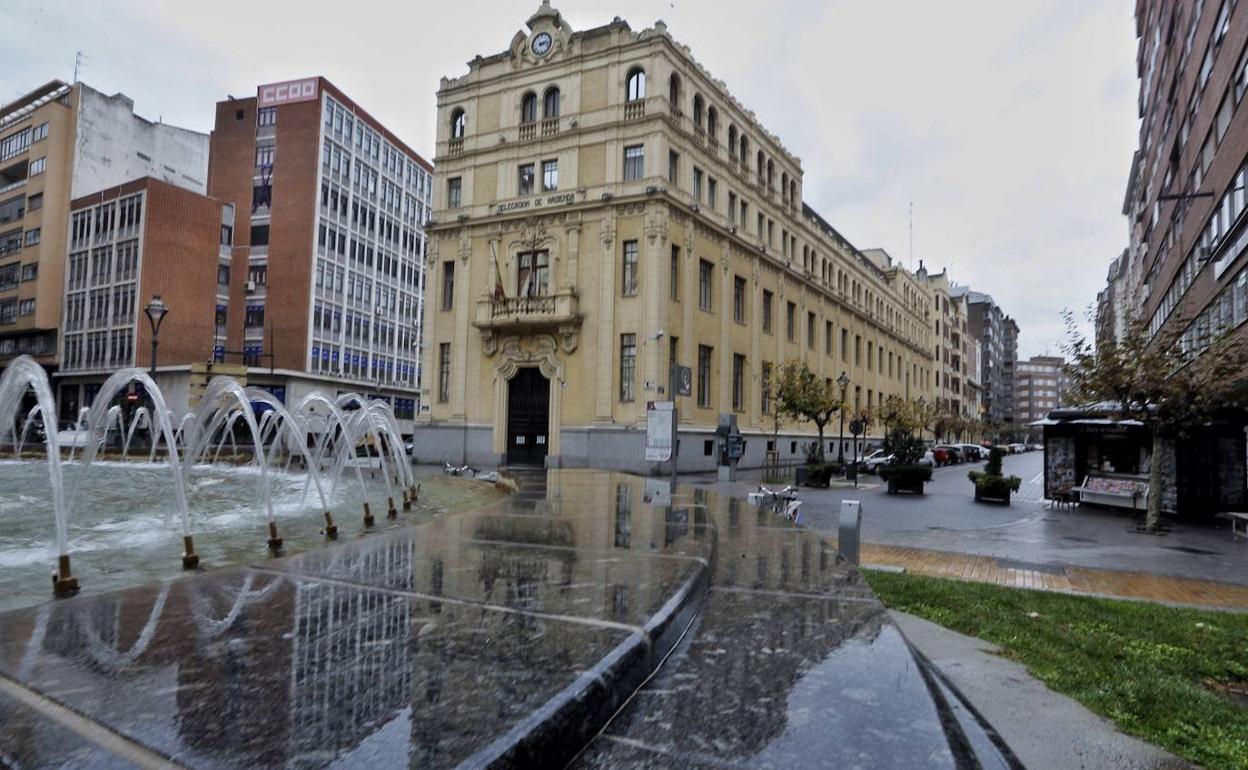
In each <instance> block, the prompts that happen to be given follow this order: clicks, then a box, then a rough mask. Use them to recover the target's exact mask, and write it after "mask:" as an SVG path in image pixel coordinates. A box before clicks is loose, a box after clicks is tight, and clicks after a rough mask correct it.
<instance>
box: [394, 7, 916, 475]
mask: <svg viewBox="0 0 1248 770" xmlns="http://www.w3.org/2000/svg"><path fill="white" fill-rule="evenodd" d="M793 117H794V118H796V117H797V116H796V115H794V116H793ZM802 177H803V169H802V165H801V161H800V159H799V158H797V157H796V156H794V155H793V154H792V153H791V152H790V151H789V150H787V149H786V148H785V147H784V145H783V143H782V142H781V140H780V138H779V137H777V136H776V135H775V134H773V133H771V132H769V131H768V130H767V129H766V128H765V127H764V126H763V125H761V123H760V122H759V121H758V119H757V118H756V116H755V115H754V114H753V113H752V112H751V111H750V110H749V109H748V108H747V107H746V106H744V105H742V104H741V103H740V102H738V101H737V100H736V99H735V98H734V97H733V96H732V94H731V93H730V92H729V91H728V90H727V87H726V86H725V84H724V83H723V82H721V81H718V80H716V79H715V78H714V77H713V76H712V75H711V74H710V73H709V72H708V71H707V70H706V69H705V68H704V67H703V66H702V65H701V64H699V63H698V62H697V61H696V60H695V59H694V58H693V55H692V53H691V52H690V51H689V49H688V48H686V47H685V46H683V45H681V44H679V43H677V42H676V41H675V40H673V38H672V36H671V35H670V34H669V33H668V31H667V28H666V26H665V25H664V24H662V23H661V22H659V23H656V24H655V26H654V27H653V28H649V29H644V30H640V31H635V30H633V29H632V28H631V27H630V26H629V25H628V24H627V23H626V22H624V21H622V20H619V19H616V20H614V21H612V22H611V23H609V24H606V25H604V26H601V27H596V28H593V29H588V30H584V31H575V30H573V29H571V27H570V26H569V25H568V24H567V22H566V21H565V20H564V19H563V18H562V16H561V15H560V14H559V12H558V11H556V10H554V9H553V8H551V7H550V5H549V3H543V4H542V5H541V7H540V8H539V9H538V11H537V12H536V13H535V14H533V16H531V17H530V18H529V19H528V22H527V30H524V31H522V32H520V33H518V34H516V35H515V36H514V38H513V39H512V41H511V43H510V44H509V45H508V47H507V48H506V49H505V50H503V51H501V52H499V53H496V54H492V55H489V56H478V57H476V58H474V59H473V60H472V61H471V62H469V63H468V73H467V74H465V75H462V76H460V77H456V78H444V79H443V80H442V82H441V86H440V88H439V90H438V144H437V172H436V182H435V193H434V219H435V224H434V225H433V226H432V227H431V230H430V251H429V254H430V256H429V259H430V264H431V265H434V266H435V267H433V268H431V269H433V270H436V278H434V279H432V280H431V281H430V283H431V284H432V285H433V286H435V287H436V289H435V290H434V291H431V292H430V301H429V302H428V303H427V304H426V312H425V335H426V340H427V344H426V348H425V368H426V370H427V371H428V372H429V373H430V376H428V377H426V378H425V379H424V381H423V387H422V394H423V401H424V403H425V404H427V405H428V406H429V413H428V415H427V419H428V427H427V428H422V430H421V432H420V434H419V435H420V436H421V437H422V440H421V441H420V443H419V445H418V446H417V447H416V451H417V454H418V455H419V456H421V457H422V459H429V460H438V459H448V460H455V461H459V460H461V459H466V460H467V461H469V462H473V463H483V464H493V463H501V462H509V463H545V464H547V465H552V466H553V465H560V466H585V465H588V466H598V467H613V468H621V469H631V470H637V471H643V472H645V471H649V470H652V469H653V467H654V466H653V464H651V463H648V462H647V461H646V460H645V452H644V442H645V424H646V404H647V402H648V401H658V400H665V399H668V398H669V397H670V396H671V382H670V376H669V375H670V372H671V371H672V366H673V365H674V364H679V365H681V366H687V367H689V368H690V370H691V374H692V377H691V378H690V382H689V383H688V384H689V395H688V396H679V397H678V398H677V401H678V404H679V407H678V408H679V410H680V423H679V429H680V445H679V458H680V463H681V464H682V466H683V467H684V468H687V469H693V468H709V467H712V466H713V465H714V463H715V462H716V457H715V443H716V442H715V433H714V430H715V426H716V424H717V421H718V419H719V417H720V415H732V416H735V418H736V420H737V423H738V425H739V426H740V427H741V429H742V430H743V432H744V433H745V434H746V436H747V437H748V439H747V445H746V451H745V457H744V459H743V461H742V462H743V463H745V464H746V465H750V464H755V465H757V464H761V463H762V461H763V457H764V453H765V451H766V450H768V449H774V450H776V451H779V452H780V453H781V455H782V456H783V457H786V458H787V457H792V456H794V455H800V453H801V451H802V448H801V447H802V445H803V444H804V443H806V442H808V441H809V440H810V439H811V438H812V437H813V435H814V430H813V428H812V427H811V426H808V425H793V424H789V423H782V425H781V428H780V433H779V438H775V437H773V435H772V431H773V428H774V426H775V414H774V412H775V401H774V398H773V395H772V385H773V383H774V381H775V377H776V376H777V372H778V371H779V369H780V367H781V366H783V365H784V364H785V363H786V362H788V361H792V360H799V359H800V360H805V361H806V362H807V363H808V364H809V365H810V366H811V367H812V368H813V369H815V370H816V371H817V372H818V373H819V374H820V376H823V377H824V378H826V379H827V380H829V381H834V380H836V379H837V378H838V377H839V376H840V374H841V373H842V372H844V373H845V374H846V376H847V377H848V378H849V381H850V385H848V386H847V397H848V399H849V400H850V401H851V403H853V404H856V405H858V406H859V408H861V409H866V408H868V407H877V406H878V405H879V404H880V403H882V402H883V400H884V399H886V398H887V397H888V396H890V395H901V396H904V395H907V393H909V394H910V395H911V396H913V395H914V391H915V388H916V383H925V384H926V387H927V388H930V387H931V383H932V381H933V372H932V349H933V347H932V332H931V329H930V326H929V317H928V314H929V312H930V311H929V308H930V299H929V298H928V297H927V295H926V294H925V293H924V292H922V291H919V290H917V289H915V288H914V286H913V285H912V283H911V282H910V281H907V280H902V279H900V278H898V279H895V280H891V281H890V279H889V275H888V271H887V270H885V269H881V268H880V266H879V265H877V264H875V263H873V261H872V260H871V259H869V258H868V257H866V256H865V255H864V254H863V253H862V252H861V251H859V250H858V249H856V248H855V247H854V246H853V245H852V244H851V243H849V241H848V240H846V239H845V238H844V237H843V236H841V235H840V234H839V233H838V232H837V231H836V229H835V228H833V227H832V226H831V225H830V224H829V223H828V222H827V221H826V220H825V219H824V218H823V217H821V216H819V214H818V213H817V212H816V211H815V210H814V209H813V208H812V207H811V206H810V205H809V204H808V203H807V202H806V201H804V200H803V197H802ZM825 438H826V439H828V443H829V445H830V446H829V448H830V449H835V447H834V446H831V445H832V444H833V443H834V441H833V439H834V435H829V436H825Z"/></svg>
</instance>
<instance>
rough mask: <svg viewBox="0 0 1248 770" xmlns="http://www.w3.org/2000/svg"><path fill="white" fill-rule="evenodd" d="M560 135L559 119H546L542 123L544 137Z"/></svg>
mask: <svg viewBox="0 0 1248 770" xmlns="http://www.w3.org/2000/svg"><path fill="white" fill-rule="evenodd" d="M558 133H559V118H546V119H544V120H543V121H542V136H554V135H555V134H558Z"/></svg>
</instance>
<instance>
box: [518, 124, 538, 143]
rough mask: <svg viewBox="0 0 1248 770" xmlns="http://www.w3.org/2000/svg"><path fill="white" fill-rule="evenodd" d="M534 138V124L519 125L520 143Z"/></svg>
mask: <svg viewBox="0 0 1248 770" xmlns="http://www.w3.org/2000/svg"><path fill="white" fill-rule="evenodd" d="M535 136H537V124H536V123H521V124H520V141H522V142H523V141H525V140H526V139H532V138H533V137H535Z"/></svg>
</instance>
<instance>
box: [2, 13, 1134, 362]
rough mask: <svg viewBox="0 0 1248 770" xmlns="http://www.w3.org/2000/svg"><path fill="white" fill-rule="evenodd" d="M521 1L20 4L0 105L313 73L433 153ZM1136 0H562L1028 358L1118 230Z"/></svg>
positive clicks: (183, 118)
mask: <svg viewBox="0 0 1248 770" xmlns="http://www.w3.org/2000/svg"><path fill="white" fill-rule="evenodd" d="M537 6H538V2H537V0H531V1H529V2H515V0H511V1H509V2H503V1H502V0H493V1H489V0H457V1H456V2H452V3H437V4H431V3H425V2H421V1H420V0H417V2H393V3H371V2H366V1H365V0H356V1H355V2H350V3H342V2H320V1H319V0H304V1H303V2H298V3H295V2H286V3H274V2H262V1H257V0H249V1H248V2H240V1H238V0H214V2H212V3H195V4H191V3H186V2H179V1H175V0H144V1H143V2H133V3H127V2H97V3H91V4H85V3H78V2H74V3H60V2H39V0H21V2H19V3H16V4H15V6H14V7H13V8H11V9H10V11H9V13H8V14H6V27H7V29H6V33H5V34H4V36H3V41H2V42H0V99H3V100H7V99H9V98H12V97H15V96H18V95H20V94H22V93H24V92H26V91H29V90H30V89H32V88H34V87H35V86H37V85H39V84H41V83H43V82H45V81H47V80H49V79H52V78H64V79H67V80H68V79H69V78H70V77H72V74H73V64H74V55H75V52H76V51H78V50H82V51H83V52H84V54H85V66H84V68H83V70H82V72H81V79H82V80H83V81H85V82H87V83H89V84H90V85H92V86H94V87H95V88H97V89H100V90H102V91H106V92H110V93H111V92H114V91H123V92H125V93H126V94H128V95H129V96H130V97H132V98H133V99H134V101H135V108H136V110H137V111H138V112H139V114H141V115H143V116H145V117H149V118H153V119H155V118H162V119H164V120H165V121H167V122H170V123H175V124H178V125H183V126H186V127H188V128H195V129H199V130H203V131H207V130H209V129H210V128H211V120H212V115H213V104H214V102H216V101H217V100H218V99H221V98H223V97H224V96H225V95H227V94H233V95H235V96H245V95H254V94H255V89H256V86H257V85H258V84H260V83H264V82H271V81H276V80H286V79H292V78H297V77H303V76H307V75H313V74H320V75H324V76H326V77H328V78H329V79H330V80H332V81H333V82H334V83H335V84H336V85H338V86H339V87H340V88H342V89H343V90H344V91H345V92H346V93H348V94H349V95H351V96H352V98H354V99H355V100H356V101H358V102H359V103H361V104H362V105H363V106H364V107H365V109H367V110H368V111H369V112H371V113H372V114H373V115H374V116H375V117H377V118H378V119H379V120H381V121H382V122H383V123H385V124H386V125H387V126H388V127H389V128H391V129H392V130H393V131H394V132H395V133H396V134H398V135H399V136H400V137H402V138H403V139H405V140H406V141H407V143H408V144H410V145H411V146H412V147H414V148H415V149H416V150H417V151H419V152H421V153H422V154H425V155H427V156H428V155H431V154H432V150H433V141H434V129H435V127H434V119H433V116H434V93H435V92H436V90H437V87H438V79H439V77H441V76H443V75H452V76H454V75H460V74H463V73H464V72H465V71H466V70H467V67H466V65H465V62H467V61H468V60H469V59H471V58H472V57H473V56H474V55H476V54H483V55H488V54H492V53H496V52H499V51H502V50H503V49H505V48H506V47H507V45H508V43H509V42H510V40H511V37H512V36H513V35H514V34H515V32H516V31H517V30H519V29H522V28H523V27H524V21H525V19H527V18H528V16H529V15H530V14H531V13H532V12H533V11H534V10H535V9H536V8H537ZM1133 6H1134V3H1133V2H1129V0H1008V1H1004V2H1003V1H1002V0H979V1H976V2H972V1H971V0H944V2H932V1H931V0H907V1H905V2H902V1H901V0H896V1H894V2H887V1H884V0H841V1H832V0H827V1H825V2H819V1H818V0H782V1H780V2H765V3H761V2H750V3H745V2H736V1H735V0H717V1H716V2H710V1H709V0H703V1H701V2H692V1H691V0H630V2H616V3H609V2H604V1H603V0H581V1H580V2H571V1H570V0H569V1H567V2H562V3H560V2H557V1H556V2H555V7H556V8H558V9H559V10H560V11H562V12H563V14H564V18H565V20H566V21H568V23H570V24H571V25H572V27H573V28H574V29H585V28H587V27H591V26H597V25H599V24H603V23H606V22H609V21H610V20H611V18H612V17H613V16H616V15H619V16H622V17H623V18H624V19H625V20H627V21H628V22H629V24H630V25H631V26H632V27H633V29H642V28H645V27H649V26H651V25H652V24H653V23H654V22H655V20H656V19H663V20H664V21H665V22H667V24H668V29H669V31H670V32H671V34H672V35H673V36H675V38H676V39H677V40H679V41H681V42H683V43H686V44H688V45H689V46H690V47H691V48H692V50H693V53H694V56H696V57H697V59H698V60H699V61H700V62H701V63H702V64H703V65H704V66H706V67H707V68H708V69H709V70H710V71H711V73H712V74H714V75H715V76H716V77H719V78H721V79H722V80H724V81H725V82H726V83H727V85H728V88H729V89H730V90H731V91H732V92H733V93H734V94H735V95H736V97H737V98H738V99H739V100H740V101H741V102H742V103H743V104H745V105H746V106H748V107H751V108H752V109H754V111H755V113H756V114H757V116H758V118H759V119H760V120H761V121H762V123H763V124H764V125H765V126H766V127H767V128H768V129H769V130H770V131H772V132H773V133H775V134H777V135H778V136H779V137H780V138H781V140H782V141H783V142H784V144H785V146H786V147H787V148H788V149H789V150H790V151H792V152H794V153H796V154H797V155H798V156H799V157H801V159H802V166H803V169H804V173H805V188H804V196H805V199H806V201H807V203H809V204H810V205H812V206H813V207H814V208H815V209H817V210H818V211H819V212H820V213H822V214H823V215H824V216H825V217H826V218H827V219H828V220H829V221H831V222H832V224H833V225H834V226H835V227H836V228H837V229H838V230H840V231H841V233H842V234H843V235H845V236H846V237H848V238H849V239H850V240H851V241H852V242H853V243H854V244H855V245H857V246H858V247H859V248H868V247H872V246H880V247H883V248H885V249H887V250H888V251H889V253H891V254H892V255H893V256H894V257H895V258H897V259H899V260H901V261H902V262H903V263H906V262H908V261H909V257H910V254H911V252H910V239H909V230H908V226H907V212H908V208H909V204H910V202H911V201H913V203H914V251H913V255H914V260H915V265H916V266H917V264H918V261H919V260H923V262H924V263H925V264H926V265H927V266H928V267H929V269H934V270H936V271H939V270H940V269H941V268H945V267H947V268H949V270H950V275H951V276H952V277H953V279H954V280H955V281H957V282H959V283H965V284H970V285H971V286H973V287H974V288H975V289H976V290H979V291H986V292H988V293H989V294H991V295H992V296H993V298H994V299H996V301H997V302H998V304H1000V305H1001V306H1002V308H1004V310H1005V311H1006V312H1007V313H1010V314H1011V315H1013V316H1014V318H1015V319H1016V320H1017V321H1018V324H1019V327H1020V328H1021V331H1022V335H1021V339H1020V350H1019V353H1020V356H1023V357H1026V356H1030V355H1033V354H1038V353H1043V352H1046V351H1047V352H1058V343H1059V341H1060V338H1061V335H1062V323H1061V319H1060V317H1059V313H1060V311H1061V310H1062V309H1063V308H1065V307H1070V308H1072V309H1075V310H1077V311H1082V310H1083V309H1084V308H1085V307H1086V306H1087V305H1088V304H1089V303H1091V302H1093V301H1094V300H1095V296H1096V292H1097V290H1098V289H1100V288H1101V287H1102V286H1103V285H1104V280H1105V272H1106V268H1107V267H1108V264H1109V261H1110V260H1111V259H1112V258H1113V257H1114V256H1115V255H1116V254H1119V253H1121V251H1122V249H1123V248H1124V247H1125V246H1126V241H1127V226H1126V223H1125V221H1124V219H1123V217H1122V215H1121V208H1122V199H1123V195H1124V192H1125V184H1126V175H1127V172H1128V169H1129V165H1130V161H1131V153H1132V151H1133V150H1134V149H1135V143H1136V127H1137V120H1136V117H1135V97H1136V89H1137V83H1136V79H1135V72H1134V61H1135V37H1134V22H1133V19H1132V7H1133Z"/></svg>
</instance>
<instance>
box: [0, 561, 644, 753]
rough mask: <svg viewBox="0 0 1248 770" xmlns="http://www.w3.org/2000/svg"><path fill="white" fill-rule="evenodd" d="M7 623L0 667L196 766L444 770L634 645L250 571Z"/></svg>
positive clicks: (622, 636)
mask: <svg viewBox="0 0 1248 770" xmlns="http://www.w3.org/2000/svg"><path fill="white" fill-rule="evenodd" d="M5 621H6V622H5V624H4V627H3V628H2V629H0V650H3V656H2V657H0V673H3V674H4V675H5V676H8V677H10V678H13V679H16V680H17V681H19V682H21V683H22V684H24V685H26V686H28V687H30V688H31V689H33V690H35V691H37V692H39V693H42V694H44V695H46V696H47V697H49V698H51V699H53V700H55V701H57V702H59V703H61V704H64V705H66V706H68V707H70V708H72V709H74V710H76V711H78V712H80V713H83V714H89V715H91V716H92V718H94V719H96V720H98V721H99V722H101V723H103V724H104V725H106V726H107V727H109V728H110V729H112V730H114V731H116V732H118V733H121V734H122V735H124V736H126V737H128V738H130V739H132V740H134V741H136V742H138V743H140V744H143V745H145V746H148V747H150V748H152V749H155V750H156V751H159V752H160V753H163V754H166V755H167V756H169V757H171V758H173V759H174V761H176V762H178V763H181V764H185V765H188V766H194V767H212V766H221V765H225V766H236V767H283V766H288V765H296V766H299V767H325V766H329V765H331V764H334V763H345V764H347V765H350V764H354V763H356V762H362V761H364V760H368V761H370V762H381V763H384V764H390V763H392V762H396V761H397V762H404V763H406V762H410V763H411V764H413V765H414V766H417V767H444V766H450V765H454V764H458V763H459V762H461V761H464V760H465V759H467V758H469V757H470V756H471V755H472V754H474V753H475V752H476V751H478V750H480V749H481V748H482V747H484V746H486V745H487V744H488V743H489V742H490V741H492V740H493V739H494V738H495V737H497V735H498V734H500V733H501V732H504V731H505V730H506V729H507V728H510V727H511V726H512V725H514V724H516V723H517V722H519V721H521V720H522V719H524V718H525V717H527V716H528V715H529V714H530V713H532V712H533V711H534V710H536V709H538V708H539V707H541V706H542V705H543V704H545V703H546V702H547V701H549V700H550V699H551V698H552V697H553V696H555V695H556V694H557V693H558V692H559V691H560V690H562V689H563V688H565V687H567V686H569V685H570V684H571V683H573V682H574V681H575V680H576V679H577V678H578V677H579V676H580V675H581V674H582V673H583V672H585V671H587V670H589V669H590V668H592V667H593V666H594V665H595V664H596V663H597V662H598V661H599V660H600V659H602V658H604V657H606V656H608V655H609V654H610V653H611V652H612V651H613V650H615V649H616V648H617V647H619V646H620V645H621V644H623V643H625V642H626V641H628V640H629V639H630V638H631V637H632V636H633V634H631V633H630V632H628V631H625V630H620V629H616V628H606V627H595V626H591V625H587V624H582V623H568V622H561V621H552V620H548V619H544V618H537V617H533V616H530V615H525V614H521V613H506V612H498V611H493V610H488V609H485V608H482V607H478V606H470V605H462V604H448V603H443V602H439V601H434V600H423V599H415V598H411V597H407V596H403V595H398V594H394V593H390V592H381V591H374V590H367V589H359V588H354V587H350V586H345V585H342V584H332V583H323V582H312V581H305V580H301V579H298V578H292V577H284V576H276V575H267V574H259V573H254V572H233V573H222V574H221V575H216V576H207V577H204V578H201V579H198V580H194V581H179V582H178V583H176V584H167V585H165V586H152V587H146V588H141V589H135V590H133V591H126V592H122V593H119V594H108V595H104V596H100V597H93V598H91V599H89V600H88V601H84V602H75V601H66V602H62V603H57V604H51V605H45V606H44V607H42V608H39V609H32V610H26V611H20V612H17V613H13V614H11V615H9V616H6V618H5Z"/></svg>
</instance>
